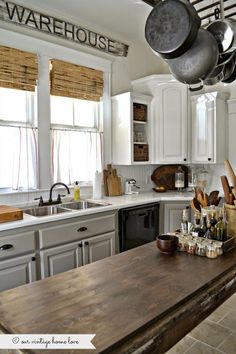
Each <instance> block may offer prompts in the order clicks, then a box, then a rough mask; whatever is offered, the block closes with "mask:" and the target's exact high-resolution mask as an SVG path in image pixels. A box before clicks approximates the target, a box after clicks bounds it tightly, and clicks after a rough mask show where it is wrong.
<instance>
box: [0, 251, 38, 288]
mask: <svg viewBox="0 0 236 354" xmlns="http://www.w3.org/2000/svg"><path fill="white" fill-rule="evenodd" d="M34 280H36V258H35V254H28V255H25V256H22V257H14V258H12V259H8V260H2V261H0V291H3V290H7V289H11V288H15V287H17V286H19V285H23V284H27V283H31V282H33V281H34Z"/></svg>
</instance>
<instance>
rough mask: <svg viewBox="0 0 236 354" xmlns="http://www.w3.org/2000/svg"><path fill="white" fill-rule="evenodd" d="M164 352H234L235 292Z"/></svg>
mask: <svg viewBox="0 0 236 354" xmlns="http://www.w3.org/2000/svg"><path fill="white" fill-rule="evenodd" d="M165 354H236V293H235V294H234V295H232V296H231V297H230V298H229V299H228V300H227V301H225V302H224V303H223V304H222V305H221V306H220V307H218V309H216V310H215V311H214V312H213V313H212V314H211V315H210V316H209V317H207V318H206V319H205V320H204V321H203V322H201V323H200V324H199V325H198V326H197V327H195V328H194V329H193V330H192V331H191V332H190V333H189V334H188V335H186V336H185V337H184V338H183V339H181V341H179V342H178V343H177V344H176V345H175V346H174V347H172V348H171V349H170V350H168V351H167V352H166V353H165Z"/></svg>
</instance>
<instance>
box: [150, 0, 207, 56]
mask: <svg viewBox="0 0 236 354" xmlns="http://www.w3.org/2000/svg"><path fill="white" fill-rule="evenodd" d="M200 25H201V19H200V17H199V16H198V13H197V11H196V10H195V8H194V6H193V5H191V4H190V3H189V2H188V1H187V0H165V1H163V2H160V3H158V4H157V5H156V6H155V7H154V8H153V10H152V11H151V13H150V14H149V16H148V18H147V21H146V26H145V37H146V40H147V42H148V43H149V45H150V46H151V48H152V49H153V50H154V51H155V52H157V53H158V54H160V55H161V56H162V57H163V58H166V59H168V58H169V59H170V58H177V57H178V56H180V55H182V54H183V53H185V52H186V51H187V50H188V49H189V48H190V47H191V45H192V44H193V42H194V41H195V39H196V37H197V33H198V29H199V27H200Z"/></svg>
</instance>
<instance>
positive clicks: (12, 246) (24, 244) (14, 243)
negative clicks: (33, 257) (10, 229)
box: [0, 231, 35, 259]
mask: <svg viewBox="0 0 236 354" xmlns="http://www.w3.org/2000/svg"><path fill="white" fill-rule="evenodd" d="M32 251H35V232H34V231H29V232H24V233H19V234H15V235H12V236H11V235H9V236H1V237H0V259H4V258H10V257H12V256H16V255H18V254H23V253H28V252H32Z"/></svg>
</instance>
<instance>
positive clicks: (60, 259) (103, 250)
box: [40, 232, 115, 278]
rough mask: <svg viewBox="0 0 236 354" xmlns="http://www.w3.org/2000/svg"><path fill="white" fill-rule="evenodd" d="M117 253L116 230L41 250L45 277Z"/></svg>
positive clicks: (42, 269) (42, 273)
mask: <svg viewBox="0 0 236 354" xmlns="http://www.w3.org/2000/svg"><path fill="white" fill-rule="evenodd" d="M114 254H115V232H110V233H107V234H104V235H99V236H94V237H91V238H88V239H84V240H81V241H79V242H78V241H77V242H72V243H69V244H66V245H62V246H58V247H52V248H50V249H47V250H44V251H41V252H40V258H41V277H42V278H45V277H48V276H52V275H55V274H58V273H62V272H65V271H67V270H70V269H73V268H77V267H80V266H82V265H85V264H88V263H92V262H95V261H98V260H100V259H103V258H106V257H109V256H112V255H114Z"/></svg>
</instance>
